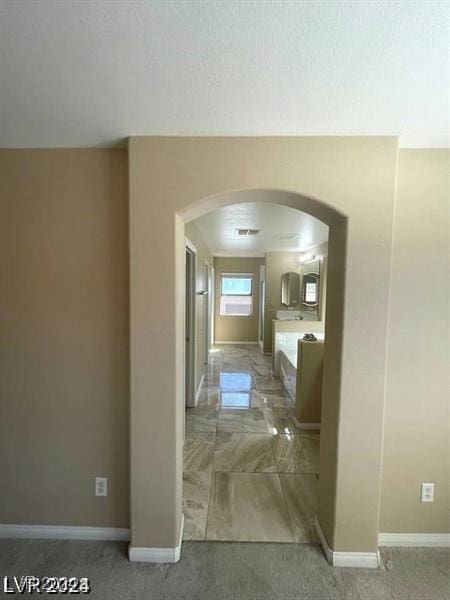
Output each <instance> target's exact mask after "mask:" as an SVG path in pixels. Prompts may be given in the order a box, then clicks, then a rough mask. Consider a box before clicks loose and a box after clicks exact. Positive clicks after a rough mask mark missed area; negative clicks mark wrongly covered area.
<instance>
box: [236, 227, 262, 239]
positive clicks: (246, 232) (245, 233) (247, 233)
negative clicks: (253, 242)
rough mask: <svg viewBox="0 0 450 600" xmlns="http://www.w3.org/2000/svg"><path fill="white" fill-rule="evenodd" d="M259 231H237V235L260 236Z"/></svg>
mask: <svg viewBox="0 0 450 600" xmlns="http://www.w3.org/2000/svg"><path fill="white" fill-rule="evenodd" d="M258 233H259V229H236V235H237V236H239V237H242V236H249V235H258Z"/></svg>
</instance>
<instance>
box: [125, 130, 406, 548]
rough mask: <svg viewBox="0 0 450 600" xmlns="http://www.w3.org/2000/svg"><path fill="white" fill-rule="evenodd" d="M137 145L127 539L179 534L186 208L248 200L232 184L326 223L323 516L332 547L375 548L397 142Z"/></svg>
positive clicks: (195, 210) (138, 141) (160, 141)
mask: <svg viewBox="0 0 450 600" xmlns="http://www.w3.org/2000/svg"><path fill="white" fill-rule="evenodd" d="M129 152H130V154H129V164H130V171H129V174H130V231H131V234H132V235H131V239H130V250H131V256H130V259H131V273H130V285H131V293H130V294H131V339H130V345H131V431H132V442H131V443H132V452H131V455H132V460H131V465H132V473H131V499H132V510H131V513H132V545H133V546H150V547H155V546H163V547H168V546H169V547H173V546H175V545H176V544H177V543H178V538H179V534H180V526H181V483H182V482H181V465H182V455H181V447H180V444H179V440H180V439H181V438H182V422H183V400H182V394H181V393H180V390H182V379H183V371H182V369H181V368H180V366H179V364H178V360H177V348H178V347H179V346H180V344H181V339H182V336H183V319H182V315H181V314H180V312H179V310H178V311H177V308H178V307H179V303H178V300H177V297H178V296H174V287H175V292H176V294H180V293H181V289H179V287H180V286H179V284H178V282H179V281H180V278H181V277H182V272H180V271H179V265H180V260H179V258H178V256H177V252H179V249H180V247H181V248H182V243H181V242H180V239H181V237H180V236H181V235H183V238H184V232H181V230H180V229H181V228H180V227H179V222H178V216H177V214H178V215H179V217H181V218H182V219H183V220H185V221H189V220H192V219H194V218H196V217H197V216H200V215H201V214H204V212H205V211H208V210H213V209H215V208H219V207H220V206H224V205H227V204H232V203H235V202H236V199H237V197H239V198H240V199H242V193H239V194H233V193H231V192H230V193H229V194H227V193H226V192H229V191H230V190H250V191H249V192H248V193H247V194H246V195H245V194H244V195H245V201H256V200H258V201H273V200H274V194H273V193H272V192H270V191H267V192H261V191H260V190H290V192H287V193H285V194H280V193H277V202H282V203H285V204H286V205H287V206H291V207H293V208H299V209H300V210H304V211H306V212H311V213H312V214H314V216H316V217H317V218H319V219H321V220H323V221H324V222H325V223H327V224H328V225H330V226H331V227H330V239H329V262H328V293H327V296H328V297H327V320H326V337H327V344H326V350H325V358H324V397H323V418H322V433H323V438H324V441H323V442H322V444H321V456H320V471H321V477H320V482H319V487H320V492H319V495H320V499H319V508H318V516H319V521H320V523H321V525H322V527H323V529H324V531H325V535H326V537H327V539H328V541H329V543H330V545H331V546H332V547H333V548H334V549H335V550H342V551H346V550H352V551H375V550H376V548H377V533H378V520H379V501H378V500H379V489H380V481H381V464H380V456H381V441H382V417H383V398H384V375H385V358H386V327H387V313H388V310H387V308H388V293H389V271H390V257H391V236H392V210H393V198H394V190H395V175H396V159H397V140H396V139H395V138H384V137H376V138H352V137H343V138H330V137H328V138H324V137H323V138H320V137H319V138H311V137H307V138H296V137H288V138H276V137H271V138H251V137H246V138H214V137H206V138H189V137H181V138H171V137H165V138H161V137H138V138H131V140H130V145H129ZM174 172H176V177H174V176H173V173H174ZM360 173H364V177H361V176H360V175H358V174H360ZM251 190H258V191H255V192H252V191H251ZM280 196H281V199H280ZM314 198H318V199H320V202H317V201H316V200H314ZM344 216H345V217H348V220H347V219H345V218H344ZM149 231H152V232H155V233H154V235H152V236H150V235H149ZM152 248H156V250H157V251H156V252H155V251H153V252H151V249H152ZM158 250H160V251H158ZM149 254H152V256H151V257H150V260H147V256H148V255H149ZM367 264H370V265H371V268H370V269H367ZM155 281H158V282H159V286H158V293H157V294H155V293H154V291H153V290H154V282H155ZM174 282H175V286H174ZM344 291H345V303H344V301H343V298H344ZM160 298H164V299H165V302H164V303H162V302H160ZM171 298H172V301H171V300H170V299H171ZM155 314H158V322H156V320H155V319H154V315H155ZM342 324H344V328H342ZM161 330H162V331H164V336H163V337H161V336H160V335H158V332H159V331H161ZM368 338H369V339H370V344H367V339H368ZM341 348H342V352H341V351H340V350H341ZM171 366H174V367H175V369H176V371H175V377H174V373H173V369H172V368H171ZM149 422H150V423H151V425H150V429H149V427H148V426H147V423H149ZM355 422H357V423H358V427H355V426H354V423H355ZM144 424H145V426H144ZM368 432H369V433H368ZM349 489H352V492H353V493H352V497H353V498H355V503H353V502H349V496H348V490H349Z"/></svg>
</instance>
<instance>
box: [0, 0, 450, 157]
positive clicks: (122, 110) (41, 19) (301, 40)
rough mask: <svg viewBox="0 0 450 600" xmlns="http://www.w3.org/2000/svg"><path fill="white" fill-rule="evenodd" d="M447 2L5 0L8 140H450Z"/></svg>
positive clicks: (0, 125)
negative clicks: (449, 127) (332, 137)
mask: <svg viewBox="0 0 450 600" xmlns="http://www.w3.org/2000/svg"><path fill="white" fill-rule="evenodd" d="M448 21H449V3H448V2H445V1H439V2H425V1H423V0H421V1H419V2H413V1H403V0H399V1H394V0H392V1H369V0H365V1H360V2H352V1H344V2H332V1H325V2H321V1H311V2H308V1H300V0H298V1H297V0H296V1H287V0H285V1H283V0H277V1H275V2H272V1H264V0H259V1H255V2H254V1H251V0H246V1H243V0H239V1H231V0H226V1H223V2H217V1H214V2H212V1H210V0H201V1H196V0H189V1H176V0H175V1H170V2H169V1H145V2H141V1H137V0H129V1H127V2H120V1H114V2H112V1H111V2H109V1H105V2H101V1H98V0H91V1H72V0H65V1H64V2H62V1H54V0H53V1H49V0H39V1H32V0H23V1H18V0H0V146H3V147H23V146H30V147H52V146H55V147H58V146H88V145H110V144H112V143H114V142H115V141H117V140H120V139H121V138H122V139H123V138H124V137H126V136H129V135H132V134H141V135H144V134H149V135H253V134H254V135H261V134H266V135H276V134H280V135H336V134H341V135H364V134H366V135H400V136H401V137H400V144H401V145H402V146H409V147H414V146H416V147H420V146H430V147H431V146H443V145H445V143H446V141H448V138H447V137H446V136H447V134H448V131H447V124H448V122H449V114H448V98H449V97H448V87H449V69H448Z"/></svg>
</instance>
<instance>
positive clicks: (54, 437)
mask: <svg viewBox="0 0 450 600" xmlns="http://www.w3.org/2000/svg"><path fill="white" fill-rule="evenodd" d="M0 202H1V219H0V319H1V321H0V331H1V336H0V344H1V352H0V354H1V360H0V414H1V418H0V523H28V524H52V525H96V526H116V527H127V526H128V525H129V501H128V497H129V478H128V472H129V469H128V464H129V455H128V444H129V440H128V429H129V419H128V410H129V391H128V385H129V370H128V345H129V342H128V340H129V330H128V311H129V307H128V195H127V156H126V152H125V151H124V150H81V149H80V150H17V151H16V150H13V151H7V150H6V151H5V150H0ZM96 476H103V477H108V483H109V494H108V496H107V497H106V498H98V497H95V496H94V477H96Z"/></svg>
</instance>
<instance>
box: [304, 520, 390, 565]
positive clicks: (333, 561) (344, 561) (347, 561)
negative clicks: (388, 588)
mask: <svg viewBox="0 0 450 600" xmlns="http://www.w3.org/2000/svg"><path fill="white" fill-rule="evenodd" d="M314 526H315V529H316V531H317V535H318V536H319V540H320V544H321V546H322V549H323V551H324V554H325V556H326V558H327V560H328V562H329V563H330V565H332V566H333V567H352V568H363V569H378V567H379V566H380V553H379V552H378V551H377V552H335V551H334V550H331V548H330V547H329V545H328V542H327V539H326V537H325V534H324V533H323V531H322V528H321V526H320V524H319V521H318V520H317V517H316V518H315V519H314Z"/></svg>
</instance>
